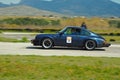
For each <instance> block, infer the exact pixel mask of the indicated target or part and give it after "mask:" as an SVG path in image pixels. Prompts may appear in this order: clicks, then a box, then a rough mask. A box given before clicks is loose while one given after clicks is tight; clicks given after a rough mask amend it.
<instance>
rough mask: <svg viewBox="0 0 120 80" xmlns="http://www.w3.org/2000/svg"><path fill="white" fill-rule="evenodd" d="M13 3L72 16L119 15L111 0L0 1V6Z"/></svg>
mask: <svg viewBox="0 0 120 80" xmlns="http://www.w3.org/2000/svg"><path fill="white" fill-rule="evenodd" d="M13 5H27V6H31V7H33V8H34V9H35V8H37V9H39V10H41V9H42V10H47V11H52V12H57V13H61V14H66V15H72V16H89V17H91V16H102V17H110V16H117V17H120V4H118V3H115V2H112V1H111V0H51V1H48V0H21V2H20V3H19V4H11V5H5V4H2V3H0V7H5V6H13ZM31 12H32V10H31Z"/></svg>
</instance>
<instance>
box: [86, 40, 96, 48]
mask: <svg viewBox="0 0 120 80" xmlns="http://www.w3.org/2000/svg"><path fill="white" fill-rule="evenodd" d="M95 48H96V42H95V41H94V40H87V41H86V42H85V49H87V50H93V49H95Z"/></svg>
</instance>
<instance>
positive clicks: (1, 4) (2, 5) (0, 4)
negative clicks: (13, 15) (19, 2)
mask: <svg viewBox="0 0 120 80" xmlns="http://www.w3.org/2000/svg"><path fill="white" fill-rule="evenodd" d="M8 6H9V5H7V4H3V3H1V2H0V7H8Z"/></svg>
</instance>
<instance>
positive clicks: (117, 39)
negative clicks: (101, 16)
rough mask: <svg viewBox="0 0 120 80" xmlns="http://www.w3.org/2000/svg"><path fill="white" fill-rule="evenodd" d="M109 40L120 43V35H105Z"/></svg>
mask: <svg viewBox="0 0 120 80" xmlns="http://www.w3.org/2000/svg"><path fill="white" fill-rule="evenodd" d="M103 37H104V38H105V39H106V40H107V41H108V42H113V43H120V36H103ZM111 40H115V41H111Z"/></svg>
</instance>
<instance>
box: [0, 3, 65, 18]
mask: <svg viewBox="0 0 120 80" xmlns="http://www.w3.org/2000/svg"><path fill="white" fill-rule="evenodd" d="M50 15H54V16H63V15H62V14H59V13H55V12H50V11H45V10H40V9H36V8H33V7H30V6H26V5H19V6H11V7H4V8H0V16H50Z"/></svg>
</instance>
